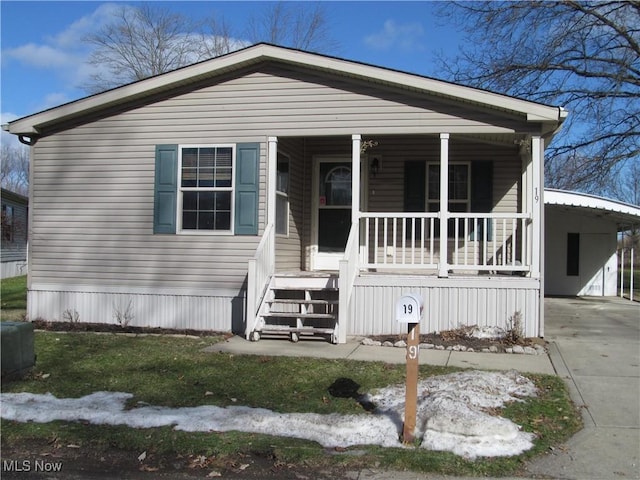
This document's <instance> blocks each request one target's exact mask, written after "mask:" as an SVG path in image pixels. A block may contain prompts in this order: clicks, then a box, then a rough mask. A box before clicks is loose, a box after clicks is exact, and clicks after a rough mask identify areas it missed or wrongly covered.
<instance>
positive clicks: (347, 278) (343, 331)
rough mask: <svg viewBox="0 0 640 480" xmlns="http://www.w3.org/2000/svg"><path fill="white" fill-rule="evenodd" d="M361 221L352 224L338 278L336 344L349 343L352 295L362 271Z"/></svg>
mask: <svg viewBox="0 0 640 480" xmlns="http://www.w3.org/2000/svg"><path fill="white" fill-rule="evenodd" d="M359 255H360V221H355V222H352V223H351V230H350V231H349V238H348V240H347V245H346V247H345V249H344V256H343V257H342V259H341V260H340V276H339V278H338V296H339V297H338V298H339V304H338V331H337V332H336V336H337V338H336V342H337V343H345V342H346V341H347V320H348V318H349V311H350V309H351V296H352V295H351V294H352V292H353V284H354V282H355V279H356V276H357V275H358V271H359V269H360V264H359Z"/></svg>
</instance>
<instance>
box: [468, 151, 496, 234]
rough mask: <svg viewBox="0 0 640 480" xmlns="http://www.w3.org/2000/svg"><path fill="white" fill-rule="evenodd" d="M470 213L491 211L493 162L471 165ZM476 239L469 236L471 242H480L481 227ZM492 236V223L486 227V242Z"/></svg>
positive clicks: (473, 163)
mask: <svg viewBox="0 0 640 480" xmlns="http://www.w3.org/2000/svg"><path fill="white" fill-rule="evenodd" d="M471 211H472V212H476V213H491V212H492V211H493V162H492V161H491V160H482V161H476V162H472V163H471ZM478 230H479V232H478V238H477V239H476V238H475V237H474V235H473V233H472V234H471V238H470V239H471V240H482V238H483V236H484V235H483V232H482V225H480V226H479V227H478ZM492 235H493V227H492V223H491V222H489V224H488V225H487V240H491V238H492Z"/></svg>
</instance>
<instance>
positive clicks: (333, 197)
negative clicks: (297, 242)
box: [311, 158, 351, 270]
mask: <svg viewBox="0 0 640 480" xmlns="http://www.w3.org/2000/svg"><path fill="white" fill-rule="evenodd" d="M314 197H315V198H314V246H313V255H312V264H311V265H312V269H313V270H338V269H339V262H340V259H341V258H342V257H343V256H344V249H345V246H346V245H347V239H348V238H349V230H350V229H351V160H347V159H344V158H335V159H317V160H316V162H315V168H314Z"/></svg>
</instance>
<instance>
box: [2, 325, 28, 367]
mask: <svg viewBox="0 0 640 480" xmlns="http://www.w3.org/2000/svg"><path fill="white" fill-rule="evenodd" d="M0 340H1V345H0V348H1V349H2V350H1V351H2V378H20V377H22V376H23V375H24V374H25V373H27V372H28V371H29V369H30V368H31V367H33V366H34V365H35V363H36V355H35V350H34V346H33V324H32V323H28V322H2V323H0Z"/></svg>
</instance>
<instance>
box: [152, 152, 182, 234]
mask: <svg viewBox="0 0 640 480" xmlns="http://www.w3.org/2000/svg"><path fill="white" fill-rule="evenodd" d="M177 191H178V146H177V145H156V173H155V194H154V204H153V233H176V195H177Z"/></svg>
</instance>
